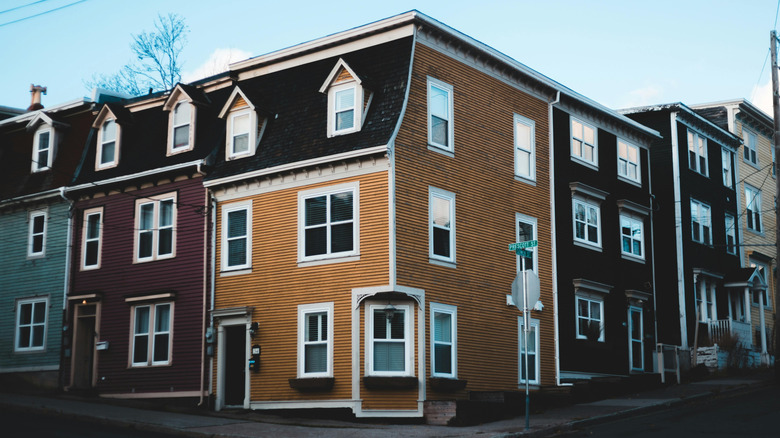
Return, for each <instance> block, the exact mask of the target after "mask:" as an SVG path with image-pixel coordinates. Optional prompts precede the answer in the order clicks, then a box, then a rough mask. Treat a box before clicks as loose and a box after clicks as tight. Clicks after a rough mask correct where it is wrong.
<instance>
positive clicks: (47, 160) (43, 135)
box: [32, 126, 54, 172]
mask: <svg viewBox="0 0 780 438" xmlns="http://www.w3.org/2000/svg"><path fill="white" fill-rule="evenodd" d="M53 143H54V130H53V129H52V128H51V127H48V126H47V127H43V128H41V129H39V130H38V131H36V132H35V139H34V140H33V158H32V171H33V172H40V171H43V170H48V169H49V168H51V162H52V156H53V155H54V154H53V153H52V145H53Z"/></svg>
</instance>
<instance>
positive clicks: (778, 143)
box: [769, 30, 780, 381]
mask: <svg viewBox="0 0 780 438" xmlns="http://www.w3.org/2000/svg"><path fill="white" fill-rule="evenodd" d="M769 48H770V52H771V53H772V118H773V119H774V123H775V132H774V135H772V147H773V148H775V149H774V150H775V162H777V160H778V159H780V95H779V94H778V82H777V34H776V33H775V31H774V30H772V31H771V32H770V33H769ZM775 174H776V178H775V196H776V197H777V196H780V175H777V169H775ZM775 199H777V198H775ZM775 228H776V230H775V266H778V265H779V264H778V255H780V253H778V249H780V209H778V208H777V202H775ZM778 271H780V269H778ZM777 274H780V272H777V273H775V302H774V306H772V307H773V309H774V311H775V324H777V307H778V305H780V275H777ZM778 353H780V336H778V327H777V325H775V356H776V355H777V354H778ZM775 380H777V381H780V366H778V365H775Z"/></svg>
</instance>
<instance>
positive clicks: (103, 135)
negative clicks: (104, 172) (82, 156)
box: [96, 119, 119, 170]
mask: <svg viewBox="0 0 780 438" xmlns="http://www.w3.org/2000/svg"><path fill="white" fill-rule="evenodd" d="M99 131H100V132H98V139H99V141H98V150H97V166H96V167H97V169H98V170H100V169H106V168H109V167H114V166H116V165H117V163H118V162H119V141H118V140H119V127H118V126H117V124H116V120H114V119H108V120H106V121H105V122H103V124H102V125H100V129H99Z"/></svg>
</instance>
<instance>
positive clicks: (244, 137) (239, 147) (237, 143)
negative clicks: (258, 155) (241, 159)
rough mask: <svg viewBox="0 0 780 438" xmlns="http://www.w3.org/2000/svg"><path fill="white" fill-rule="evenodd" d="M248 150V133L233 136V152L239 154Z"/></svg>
mask: <svg viewBox="0 0 780 438" xmlns="http://www.w3.org/2000/svg"><path fill="white" fill-rule="evenodd" d="M248 151H249V134H239V135H235V136H233V153H234V154H240V153H243V152H248Z"/></svg>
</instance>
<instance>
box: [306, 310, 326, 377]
mask: <svg viewBox="0 0 780 438" xmlns="http://www.w3.org/2000/svg"><path fill="white" fill-rule="evenodd" d="M331 376H333V302H329V303H319V304H301V305H299V306H298V377H331Z"/></svg>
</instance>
